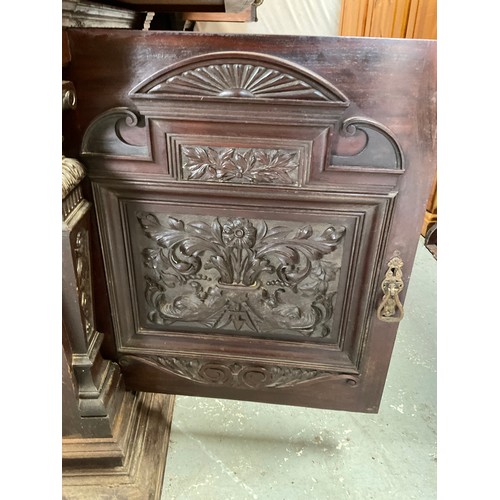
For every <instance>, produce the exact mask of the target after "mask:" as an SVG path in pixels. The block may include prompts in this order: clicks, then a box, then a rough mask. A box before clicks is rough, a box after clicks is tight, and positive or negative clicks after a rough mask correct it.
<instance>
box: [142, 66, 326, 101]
mask: <svg viewBox="0 0 500 500" xmlns="http://www.w3.org/2000/svg"><path fill="white" fill-rule="evenodd" d="M148 93H151V94H182V95H205V96H218V97H261V98H280V99H302V100H303V99H305V100H314V101H317V100H321V101H329V100H330V99H329V98H328V97H327V96H325V95H324V94H323V93H322V92H320V91H319V90H317V89H315V88H313V87H311V85H309V84H308V83H306V82H304V81H302V80H299V79H297V78H295V77H293V76H291V75H289V74H286V73H282V72H280V71H278V70H275V69H271V68H265V67H263V66H254V65H252V64H241V63H232V64H230V63H227V64H212V65H210V66H203V67H199V68H196V69H192V70H189V71H185V72H184V73H181V74H180V75H176V76H173V77H171V78H169V79H168V80H166V81H164V82H162V83H159V84H158V85H156V86H154V87H153V88H152V89H151V90H149V92H148Z"/></svg>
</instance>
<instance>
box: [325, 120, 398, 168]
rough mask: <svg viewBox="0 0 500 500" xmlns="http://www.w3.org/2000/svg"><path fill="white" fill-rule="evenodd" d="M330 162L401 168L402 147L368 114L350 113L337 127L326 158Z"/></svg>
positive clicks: (388, 131)
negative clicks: (337, 130) (333, 144)
mask: <svg viewBox="0 0 500 500" xmlns="http://www.w3.org/2000/svg"><path fill="white" fill-rule="evenodd" d="M330 162H331V164H332V165H334V166H357V167H368V168H376V169H391V170H395V171H404V168H405V165H404V156H403V150H402V148H401V146H400V144H399V142H398V141H397V139H396V136H395V135H394V133H393V132H392V131H391V130H390V129H388V128H387V127H386V126H384V125H382V124H381V123H378V122H377V121H375V120H372V119H370V118H366V117H361V116H351V117H349V118H346V119H345V120H344V121H343V122H342V124H341V126H340V129H339V135H338V141H337V144H336V145H335V147H334V149H333V153H332V157H331V160H330Z"/></svg>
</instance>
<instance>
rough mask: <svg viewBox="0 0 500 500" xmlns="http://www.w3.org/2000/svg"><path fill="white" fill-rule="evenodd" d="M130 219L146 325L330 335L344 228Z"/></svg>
mask: <svg viewBox="0 0 500 500" xmlns="http://www.w3.org/2000/svg"><path fill="white" fill-rule="evenodd" d="M136 216H137V220H138V223H139V224H140V228H141V231H142V234H143V238H142V242H143V243H144V246H142V248H141V254H142V272H143V279H144V286H145V290H144V298H145V303H146V315H147V319H148V321H149V322H151V323H153V324H156V325H163V326H168V328H169V330H176V329H179V330H182V329H184V330H185V329H186V327H189V329H191V330H192V329H193V328H194V329H196V330H197V331H201V332H218V333H233V334H235V333H236V334H237V333H240V334H247V335H248V334H250V335H252V336H259V335H264V336H266V337H269V336H271V337H275V338H276V337H277V338H279V337H282V336H283V335H287V336H288V335H293V336H299V337H317V338H325V337H328V336H331V334H332V321H333V311H334V309H335V302H336V295H337V290H338V283H339V275H340V265H341V259H342V251H343V237H344V233H345V228H344V227H343V226H339V225H336V226H334V225H332V224H326V223H315V224H305V225H304V224H303V223H299V222H290V221H286V222H283V221H264V220H260V219H246V218H242V217H235V218H230V217H212V216H193V215H185V216H179V215H173V214H172V215H164V214H161V215H160V214H158V215H157V214H153V213H147V212H139V213H137V214H136ZM148 241H149V243H147V242H148Z"/></svg>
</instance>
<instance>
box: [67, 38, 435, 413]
mask: <svg viewBox="0 0 500 500" xmlns="http://www.w3.org/2000/svg"><path fill="white" fill-rule="evenodd" d="M68 34H69V39H70V45H71V53H72V63H71V67H70V68H69V75H68V78H69V79H71V81H72V82H74V84H75V87H76V89H77V92H78V99H79V107H78V112H77V125H78V126H77V129H78V133H75V134H73V135H72V137H71V138H70V139H69V140H70V142H71V145H72V147H74V148H75V149H76V148H81V151H82V153H83V154H82V158H83V161H85V164H86V165H87V166H88V169H89V176H90V178H91V180H92V185H93V194H94V201H95V204H96V212H97V219H98V224H99V233H100V242H101V246H102V250H103V256H104V264H105V270H106V276H107V283H108V289H109V295H110V303H111V316H112V317H113V326H114V330H115V341H116V347H117V353H116V358H115V359H116V360H117V361H119V362H120V363H121V365H122V369H123V373H124V377H125V382H126V384H127V387H129V388H130V389H139V390H146V391H148V390H149V391H157V392H167V393H179V394H191V395H202V396H210V397H222V398H233V399H247V400H252V401H265V402H275V403H280V404H295V405H303V406H313V407H321V408H334V409H342V410H352V411H365V412H375V411H377V410H378V405H379V404H380V399H381V395H382V390H383V386H384V382H385V377H386V374H387V369H388V366H389V362H390V357H391V352H392V346H393V343H394V340H395V335H396V332H397V323H387V322H384V321H381V320H380V319H378V318H377V314H376V311H377V307H378V306H379V304H380V303H381V300H382V290H381V284H382V280H383V279H384V277H385V274H386V272H387V265H388V262H389V261H390V260H391V258H392V257H393V256H394V254H395V252H396V253H397V254H398V255H399V256H400V258H401V259H402V261H403V262H404V266H403V280H404V287H403V291H402V292H401V294H400V299H401V301H402V302H403V303H404V296H405V293H406V290H407V288H408V283H409V276H410V275H411V268H412V265H413V259H414V255H415V250H416V246H417V242H418V237H419V231H420V227H421V224H422V218H423V215H424V211H425V204H426V198H427V194H428V191H429V188H430V184H431V182H432V179H433V176H434V170H435V120H436V117H435V91H436V83H435V71H436V66H435V42H432V41H421V40H419V41H417V40H384V39H366V38H365V39H361V38H335V37H286V36H243V35H241V36H240V35H238V36H236V35H234V36H219V35H207V34H197V33H152V32H133V31H120V30H117V31H106V30H92V31H90V30H73V29H70V30H68ZM252 72H253V73H252ZM251 73H252V74H254V76H255V78H257V77H259V78H260V77H262V78H263V79H268V80H267V81H268V82H269V83H268V84H266V85H265V86H264V87H263V86H261V85H260V84H259V85H255V84H254V83H253V80H252V79H251V78H250V79H248V75H249V74H251ZM200 81H201V84H200ZM259 81H260V80H259ZM214 82H215V83H214ZM276 82H277V83H276ZM283 88H285V89H287V91H289V92H288V93H285V94H283V93H281V90H282V89H283ZM80 89H81V90H80ZM270 89H271V90H270ZM85 131H86V133H85ZM84 134H85V135H84ZM366 137H368V140H366ZM358 151H362V153H360V154H359V155H358V154H356V153H357V152H358ZM271 158H272V159H273V160H271ZM280 158H285V159H286V161H285V160H280ZM271 161H274V163H271ZM280 161H281V163H279V162H280ZM287 162H288V163H287ZM290 162H292V163H293V165H292V163H290ZM271 164H272V165H278V164H279V165H280V168H281V169H282V171H281V172H280V171H279V169H278V171H277V170H273V171H272V175H271V174H270V173H269V172H270V170H269V169H270V168H271V167H270V165H271ZM273 168H274V167H273ZM266 169H267V172H266ZM257 171H258V172H259V175H256V172H257ZM276 172H278V173H276ZM284 172H286V175H284ZM238 173H239V175H240V177H237V174H238ZM139 214H149V215H147V217H149V219H144V218H143V220H150V221H151V220H154V218H155V217H156V218H157V220H158V221H161V223H160V224H157V225H156V227H155V228H152V227H150V226H151V225H150V224H149V223H148V224H149V225H148V224H146V226H147V227H146V233H147V234H145V233H144V228H145V226H144V224H143V225H142V227H141V223H140V217H141V216H140V215H139ZM138 217H139V218H138ZM143 217H144V215H143ZM219 220H220V223H219V222H216V221H219ZM236 220H238V221H239V222H237V223H236V222H235V221H236ZM217 224H219V225H220V228H222V227H224V228H226V229H225V230H226V231H227V234H226V235H225V236H224V237H222V236H220V238H219V239H217V238H218V236H217V234H218V231H219V229H218V227H219V226H218V225H217ZM329 225H332V226H335V227H337V226H338V227H340V226H342V227H343V228H345V236H344V238H345V241H344V242H343V244H342V245H343V246H342V258H341V260H340V261H339V262H340V271H339V273H340V274H339V276H340V277H339V278H338V285H335V286H336V287H337V286H338V288H337V289H336V292H337V295H336V299H335V301H333V300H332V299H328V301H329V302H330V303H331V304H332V307H334V309H333V311H332V312H327V308H326V309H325V301H324V299H325V296H323V297H322V300H319V301H318V299H317V298H316V299H314V298H310V299H308V298H307V297H308V294H309V292H308V291H306V288H307V287H302V288H300V286H299V284H300V283H303V284H304V285H307V286H308V287H309V289H314V287H316V289H315V292H314V293H316V294H320V295H319V296H317V297H320V296H321V294H322V293H323V294H328V293H330V292H331V291H332V290H333V288H331V286H330V285H325V283H327V282H326V281H322V280H321V279H319V280H318V279H316V278H314V279H313V276H315V275H314V274H311V273H313V272H315V273H321V272H323V271H322V269H323V267H321V266H322V265H321V264H320V262H321V258H323V257H321V255H323V254H322V253H321V252H319V250H318V248H319V247H318V248H316V250H314V251H313V250H312V247H314V245H313V244H312V242H313V240H314V238H316V240H314V241H320V240H321V238H320V239H319V240H318V234H321V231H325V228H328V227H329ZM278 226H280V227H283V226H285V227H290V228H293V230H294V231H295V233H293V234H295V236H291V235H292V232H288V233H286V231H285V230H284V229H281V230H280V231H281V232H280V231H278V230H276V231H275V232H276V234H280V236H279V237H278V236H276V239H275V241H274V243H273V245H272V251H273V252H278V254H279V252H280V251H281V250H279V248H287V250H283V251H281V252H282V253H281V254H279V255H280V257H279V258H280V259H281V262H282V264H281V265H282V268H281V269H280V267H279V265H278V264H277V261H275V260H273V259H271V260H269V259H268V262H267V264H265V263H264V261H259V258H260V257H259V258H255V256H256V255H264V254H263V253H262V254H261V253H259V252H260V250H259V249H260V248H267V247H265V245H264V243H265V241H266V240H265V239H262V238H264V236H265V234H267V233H266V231H268V230H269V228H274V227H278ZM209 227H212V229H211V230H209V229H207V228H209ZM257 228H261V229H257ZM262 228H268V229H262ZM237 230H239V231H240V233H241V234H240V233H238V234H240V236H238V237H236V236H235V234H236V233H235V231H237ZM148 231H149V233H148ZM318 231H319V233H318ZM233 233H234V234H233ZM285 233H286V234H285ZM148 234H149V236H148ZM257 234H260V236H257ZM325 234H330V233H325ZM221 238H222V239H221ZM238 238H239V239H238ZM259 238H261V239H260V240H259ZM280 238H281V239H280ZM297 238H298V239H299V240H300V239H301V238H302V240H301V241H302V242H304V245H305V246H301V247H297V241H298V240H297ZM259 242H260V243H259ZM305 242H307V245H309V246H307V245H306V243H305ZM317 244H318V243H315V245H317ZM175 245H178V247H176V246H175ZM259 245H260V246H259ZM263 245H264V246H263ZM162 248H163V249H164V250H162ZM176 248H177V249H176ZM190 248H191V250H190ZM297 248H301V249H305V248H308V250H300V251H297ZM321 248H323V247H321ZM161 251H163V257H162V258H163V259H164V262H168V264H166V265H163V267H162V266H160V267H158V266H157V267H154V265H153V261H151V260H150V261H147V262H145V260H144V255H145V253H144V252H146V253H148V255H149V256H150V257H151V256H152V255H159V254H158V252H161ZM266 251H267V250H266ZM303 251H306V254H303V253H302V254H301V252H303ZM172 252H174V253H172ZM175 252H176V253H175ZM210 252H212V253H210ZM214 252H215V253H214ZM217 252H219V254H217ZM311 252H312V253H311ZM314 252H316V253H314ZM301 255H302V257H301ZM304 255H306V256H309V257H307V258H306V259H304ZM339 255H340V254H339ZM218 256H219V257H218ZM221 256H223V257H221ZM224 256H225V257H224ZM249 256H253V257H252V258H253V260H248V258H249ZM311 256H313V257H311ZM320 257H321V258H320ZM217 258H221V259H222V260H221V261H220V262H223V261H224V259H225V261H226V262H228V261H230V262H231V266H232V267H231V269H232V271H231V272H232V273H234V270H235V269H240V267H241V266H244V265H247V264H248V263H249V262H254V265H257V264H258V262H262V265H263V266H268V267H269V269H271V270H266V271H265V273H268V274H264V275H263V276H264V278H263V280H262V282H260V281H259V282H257V281H256V282H255V283H250V282H248V283H247V282H246V281H244V279H243V278H242V277H241V276H243V275H239V276H240V278H237V279H236V278H234V277H233V278H231V279H232V280H233V282H232V283H231V285H230V287H229V289H228V288H227V282H226V281H227V279H229V278H225V277H224V275H223V274H221V280H222V281H220V279H219V282H218V283H219V284H217V279H218V278H217V277H216V276H215V274H213V271H210V272H212V274H210V272H209V273H208V274H207V271H206V269H210V268H211V266H212V268H214V267H213V264H214V263H215V264H216V263H217ZM203 259H205V260H203ZM207 259H208V260H207ZM210 259H212V260H210ZM213 259H215V260H213ZM308 259H309V260H308ZM311 259H312V260H311ZM210 262H212V264H210ZM312 262H313V263H314V266H313V265H312V264H311V263H312ZM332 262H333V261H332ZM238 263H239V264H238ZM148 265H153V268H154V269H157V271H155V272H158V273H159V274H158V275H157V279H156V278H155V279H156V284H155V285H154V286H155V287H156V288H155V289H152V288H151V286H150V285H148V286H149V289H148V287H147V286H146V281H144V280H145V279H146V278H145V276H146V275H148V276H149V279H153V278H154V276H156V275H154V276H153V275H151V274H148V273H149V271H147V269H146V268H147V266H148ZM155 265H156V264H155ZM221 265H222V264H221ZM221 265H219V264H217V265H215V268H217V269H219V270H220V272H223V271H222V267H221ZM183 266H184V267H183ZM189 266H191V267H189ZM294 266H295V267H294ZM326 267H330V271H329V272H332V269H331V267H332V264H328V265H326ZM175 269H177V271H175ZM242 269H243V268H242ZM277 269H278V276H279V279H278V278H272V277H271V274H272V272H275V271H276V270H277ZM323 270H324V269H323ZM271 271H272V272H271ZM162 272H163V274H162ZM172 273H174V274H175V273H177V274H176V278H175V279H174V278H172ZM169 275H170V278H166V276H167V277H168V276H169ZM319 275H320V274H318V276H319ZM152 276H153V278H152ZM306 276H307V279H306V281H303V280H304V279H305V278H304V277H306ZM165 279H167V281H165ZM158 280H160V281H158ZM162 280H163V281H162ZM168 280H170V282H169V281H168ZM172 280H174V281H175V280H177V282H176V283H177V284H175V283H174V281H172ZM294 280H295V281H294ZM307 280H308V281H307ZM153 282H154V280H153ZM148 283H151V282H148ZM162 283H163V285H162ZM168 283H170V285H172V286H174V287H175V288H174V291H179V294H178V295H177V297H178V298H174V297H175V294H174V295H169V294H168V293H166V291H165V290H166V288H165V290H162V286H166V287H167V288H168V287H169V286H170V285H169V284H168ZM209 283H213V285H209ZM286 283H287V284H288V285H290V286H296V287H298V288H296V291H295V292H294V293H299V292H300V293H303V294H304V295H303V297H302V298H301V299H300V301H299V302H296V300H295V298H294V299H293V300H291V302H290V300H289V299H290V297H291V296H288V297H289V298H288V299H287V300H286V301H285V297H287V295H286V293H284V292H279V293H278V292H277V290H278V288H279V287H280V286H283V287H284V286H285V284H286ZM321 283H323V285H321V286H323V288H321V287H320V284H321ZM231 286H232V287H233V288H231ZM251 286H254V288H253V289H252V290H254V289H257V290H258V293H259V294H261V295H260V299H259V300H264V301H267V302H266V303H267V306H266V307H271V310H272V311H273V312H274V313H275V314H278V312H279V311H281V310H284V309H286V310H287V313H288V314H290V315H292V316H290V317H291V318H292V317H293V318H294V319H293V321H296V320H297V318H298V319H299V320H302V319H304V318H305V317H306V316H307V314H309V315H310V317H314V314H316V315H317V316H316V319H317V318H319V317H325V318H326V317H328V318H329V319H328V325H329V328H331V330H330V333H328V334H327V335H326V336H325V337H324V338H322V336H321V335H322V334H319V330H318V329H316V330H314V332H316V333H315V334H314V335H312V337H307V335H306V336H305V337H304V335H303V333H302V334H299V337H297V336H296V332H295V333H294V332H292V331H291V330H290V331H289V332H288V333H287V332H281V331H280V329H279V328H275V329H274V331H272V332H267V330H265V328H264V329H262V328H260V331H259V328H257V327H255V324H254V326H253V327H252V326H251V325H252V324H253V323H252V321H253V320H251V317H252V314H253V313H252V311H251V309H252V308H251V307H250V309H249V308H248V307H249V304H250V302H248V301H250V300H251V298H250V295H249V294H251V293H254V292H253V291H251V290H250V287H251ZM245 287H246V288H245ZM320 288H321V289H320ZM148 290H149V291H148ZM300 290H302V291H300ZM275 292H276V293H275ZM209 293H221V294H222V297H226V299H225V300H227V301H228V302H226V305H225V306H224V307H225V310H224V307H223V308H222V309H221V311H223V310H224V312H223V314H222V315H221V316H220V317H219V318H218V319H216V320H214V319H212V317H211V316H210V315H209V314H208V313H207V312H206V310H208V309H206V308H205V309H204V307H205V305H206V304H209V303H210V300H211V299H210V298H209ZM287 293H288V292H287ZM152 294H153V295H152ZM273 294H274V295H273ZM273 296H274V300H275V302H272V300H271V299H272V298H273ZM148 297H149V298H148ZM280 297H281V299H280ZM308 300H310V303H311V304H312V305H314V304H316V307H317V309H318V310H317V311H316V310H314V311H315V312H314V313H313V312H307V313H306V311H308V309H307V304H308ZM148 301H149V302H148ZM207 301H208V302H207ZM213 303H214V304H216V303H218V302H217V301H213ZM318 304H322V305H321V307H320V306H319V305H318ZM202 305H203V307H202ZM183 307H189V308H191V310H190V313H191V314H194V313H195V312H196V311H199V312H200V316H197V318H198V319H197V321H198V320H200V321H205V323H206V324H205V326H203V328H201V327H199V326H197V323H196V321H194V322H191V323H189V322H185V321H184V322H182V321H181V322H179V318H186V316H185V313H183V312H182V310H183V309H182V308H183ZM259 307H260V306H259ZM259 307H257V309H255V307H254V308H253V311H254V312H255V311H257V312H258V311H259ZM151 308H153V309H154V308H156V309H157V311H156V313H155V312H154V310H153V309H151ZM202 311H205V312H203V314H204V315H205V316H203V314H202V313H201V312H202ZM318 311H319V312H318ZM153 313H154V314H153ZM151 314H153V315H151ZM155 314H156V316H155ZM196 314H198V313H196ZM207 314H208V316H207ZM330 314H331V316H329V315H330ZM318 315H319V316H318ZM321 315H323V316H321ZM151 318H160V320H161V321H155V320H153V321H152V320H151ZM293 321H292V322H290V321H288V323H287V324H288V325H289V326H288V328H289V329H290V328H291V326H290V325H292V324H293ZM315 324H317V325H319V324H320V323H315ZM325 324H326V323H325ZM221 325H224V326H221ZM242 325H246V326H244V327H243V326H242ZM252 328H254V330H257V331H254V333H252V332H251V330H252ZM285 330H286V328H285ZM263 332H264V333H263ZM294 335H295V336H294ZM315 336H317V337H318V338H314V337H315ZM247 374H249V375H248V376H249V377H251V378H250V379H249V378H247ZM249 380H250V382H249Z"/></svg>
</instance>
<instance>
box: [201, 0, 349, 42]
mask: <svg viewBox="0 0 500 500" xmlns="http://www.w3.org/2000/svg"><path fill="white" fill-rule="evenodd" d="M341 5H342V0H264V3H263V4H262V5H261V6H260V7H258V8H257V17H258V19H259V20H258V21H257V22H255V23H215V22H199V23H197V25H196V28H195V30H196V31H203V32H211V33H253V34H257V33H260V34H275V35H317V36H322V35H323V36H329V35H330V36H331V35H338V33H339V20H340V9H341Z"/></svg>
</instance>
